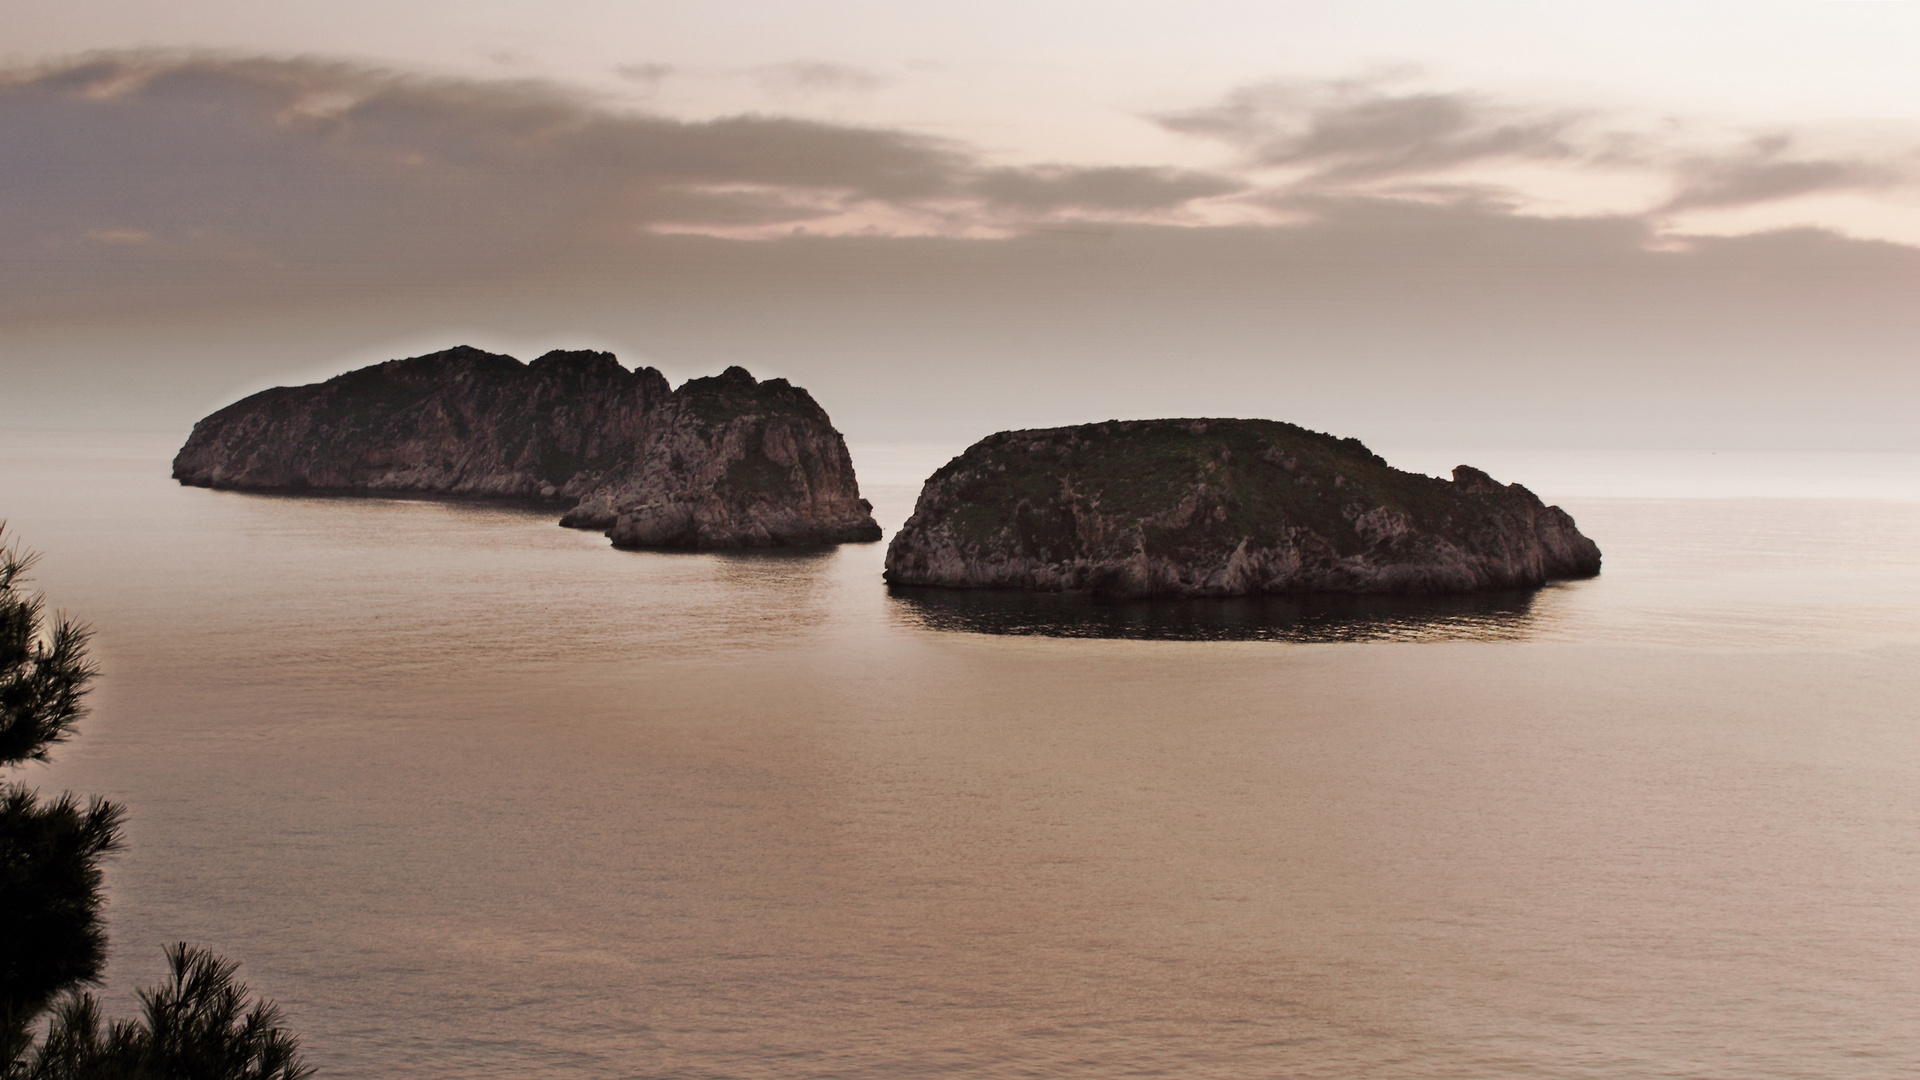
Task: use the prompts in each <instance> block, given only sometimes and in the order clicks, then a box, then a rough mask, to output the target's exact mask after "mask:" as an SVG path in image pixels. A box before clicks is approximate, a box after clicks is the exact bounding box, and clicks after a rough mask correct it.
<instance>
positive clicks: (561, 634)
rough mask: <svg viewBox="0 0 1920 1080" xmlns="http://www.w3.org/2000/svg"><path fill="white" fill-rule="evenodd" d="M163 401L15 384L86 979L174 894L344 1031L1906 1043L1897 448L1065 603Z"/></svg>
mask: <svg viewBox="0 0 1920 1080" xmlns="http://www.w3.org/2000/svg"><path fill="white" fill-rule="evenodd" d="M178 441H179V438H178V436H177V435H172V436H165V437H130V436H112V437H100V436H92V437H84V438H83V437H77V436H59V437H36V438H27V437H22V436H17V435H13V436H4V437H0V515H4V516H5V517H7V518H9V519H11V531H13V532H15V533H16V534H17V535H18V536H19V537H20V538H21V539H22V540H23V541H24V542H25V543H27V544H28V545H30V546H32V547H34V548H36V549H39V550H40V551H42V552H43V553H44V561H43V562H42V564H41V567H40V569H39V570H38V572H37V583H38V584H39V585H40V586H41V587H42V588H44V589H45V591H46V592H47V594H48V595H49V597H50V599H51V601H52V602H53V604H54V605H56V606H59V607H63V608H65V609H67V610H69V611H71V612H73V613H75V614H77V615H80V616H82V617H85V618H87V619H89V620H91V621H92V622H93V623H94V625H95V627H96V628H97V630H98V637H97V639H96V641H97V644H96V652H97V654H98V657H99V659H100V661H101V663H102V665H103V667H104V668H105V669H106V673H107V674H106V676H105V677H104V678H103V679H102V681H101V683H100V685H99V689H98V691H97V693H96V694H95V697H94V704H95V712H94V715H93V716H92V717H91V718H90V719H89V720H88V721H87V723H86V725H85V728H84V734H83V736H82V737H81V738H80V739H79V740H77V741H76V742H75V743H74V744H72V745H71V746H69V747H68V748H66V749H65V751H64V752H63V753H62V754H61V755H60V757H59V759H58V762H57V763H56V765H54V766H53V767H51V768H36V769H30V770H26V773H27V776H26V778H27V779H29V780H30V781H32V782H34V783H37V784H40V785H41V786H43V787H58V786H69V787H73V788H76V789H79V790H83V791H88V792H97V793H102V794H107V795H111V796H112V797H114V798H116V799H119V800H121V801H123V802H125V803H126V804H127V805H128V807H129V808H130V810H131V814H132V824H131V827H130V830H129V843H128V849H127V851H126V852H125V853H124V854H123V855H121V856H120V857H119V858H118V859H117V861H116V862H115V863H114V866H113V869H112V871H111V874H110V888H111V893H112V897H113V902H112V908H111V912H112V920H113V922H112V930H113V941H114V954H113V955H114V960H113V964H112V968H111V970H110V972H109V979H110V982H109V988H108V997H109V999H110V1001H111V1002H112V1003H113V1005H114V1006H115V1007H116V1008H118V1009H121V1010H126V1009H128V1008H130V1002H131V995H132V991H133V989H134V988H136V987H138V986H139V985H142V984H144V983H147V982H150V981H152V980H154V979H155V977H156V976H157V973H158V970H159V968H160V964H161V958H160V948H161V946H162V944H163V943H165V942H169V941H173V940H177V939H186V940H191V941H195V942H204V943H207V944H212V945H214V946H216V947H218V948H219V949H220V950H221V951H223V952H225V953H226V954H228V955H230V956H232V957H235V958H237V959H239V960H241V961H242V962H243V964H244V973H245V975H246V976H247V977H248V978H249V979H250V981H251V982H252V983H253V984H254V985H255V986H256V987H258V988H260V989H261V990H263V991H265V992H267V993H268V994H270V995H272V996H274V997H276V998H277V999H279V1001H280V1002H281V1003H282V1004H283V1006H285V1007H286V1009H287V1011H288V1012H289V1013H290V1014H291V1016H292V1018H293V1021H294V1023H295V1025H296V1027H297V1028H298V1029H299V1031H300V1032H301V1033H302V1035H303V1037H304V1040H305V1043H306V1046H307V1047H308V1050H309V1053H310V1056H311V1058H312V1060H313V1061H314V1062H315V1063H316V1064H318V1065H319V1066H321V1068H322V1070H323V1073H324V1074H326V1075H333V1076H344V1077H362V1076H364V1077H420V1078H428V1077H432V1078H440V1077H528V1076H555V1077H582V1078H586V1077H595V1078H598V1077H687V1078H695V1077H701V1078H704V1077H716V1078H717V1077H741V1078H761V1077H768V1078H771V1077H782V1078H806V1077H849V1078H868V1077H872V1078H879V1077H924V1076H937V1075H951V1076H962V1077H1042V1076H1069V1077H1122V1076H1169V1077H1267V1076H1297V1077H1489V1076H1512V1077H1627V1076H1631V1077H1911V1076H1914V1075H1916V1074H1920V716H1917V715H1916V714H1917V713H1920V705H1917V704H1916V703H1917V702H1920V502H1915V501H1905V500H1901V499H1871V498H1792V499H1780V498H1740V499H1700V498H1665V499H1633V498H1624V497H1619V496H1618V495H1617V494H1612V495H1609V496H1608V497H1591V498H1582V497H1579V496H1578V493H1577V492H1575V493H1573V494H1569V495H1559V494H1558V493H1556V492H1554V491H1552V490H1551V489H1548V490H1547V492H1546V493H1547V494H1549V495H1557V496H1558V497H1559V501H1561V502H1562V504H1563V505H1565V506H1566V507H1567V508H1568V509H1569V510H1570V511H1571V512H1572V513H1573V514H1574V515H1575V517H1576V518H1578V520H1579V522H1580V524H1581V526H1582V528H1583V529H1584V530H1585V531H1587V532H1588V533H1589V534H1590V535H1592V536H1594V537H1595V538H1596V539H1597V540H1598V541H1599V543H1600V545H1601V547H1602V549H1603V550H1604V551H1605V553H1606V572H1605V574H1604V575H1603V576H1602V577H1601V578H1599V579H1597V580H1594V581H1588V582H1580V583H1574V584H1568V585H1562V586H1556V587H1553V588H1549V589H1545V590H1542V591H1540V592H1539V593H1536V594H1532V595H1524V594H1523V595H1519V596H1496V597H1487V598H1477V599H1475V600H1472V601H1463V602H1450V603H1447V604H1441V605H1436V606H1428V607H1424V608H1422V607H1409V606H1407V605H1404V604H1401V605H1393V604H1386V605H1375V606H1373V607H1370V608H1369V607H1365V606H1358V607H1356V606H1353V605H1347V606H1341V605H1331V606H1328V605H1321V606H1317V607H1313V606H1307V607H1302V606H1293V607H1289V606H1287V605H1266V606H1264V607H1263V606H1262V605H1260V604H1244V605H1239V606H1237V607H1236V606H1231V605H1229V606H1225V607H1216V608H1206V607H1205V606H1199V607H1195V606H1193V605H1186V606H1182V605H1165V606H1159V605H1145V606H1141V607H1136V608H1133V609H1130V610H1116V609H1097V610H1089V609H1082V608H1076V607H1074V606H1073V605H1072V604H1070V603H1049V602H1046V601H1042V602H1040V603H1039V604H1037V605H1036V604H1032V603H1022V602H1018V601H1009V600H1006V599H1004V598H1000V599H995V598H990V597H984V598H983V597H973V598H969V597H964V596H963V597H953V596H937V595H936V596H928V595H925V594H903V595H898V596H890V595H889V594H888V593H887V591H886V590H885V589H884V588H883V587H882V586H881V585H880V583H879V578H878V574H879V568H880V559H881V555H882V550H881V547H880V546H879V545H871V546H854V547H846V548H841V549H839V550H837V551H833V552H826V553H813V554H801V555H784V556H726V555H679V556H673V555H657V554H631V553H620V552H614V551H612V550H610V549H608V548H607V547H606V546H605V541H604V540H603V539H602V538H601V537H599V536H597V535H593V534H581V533H576V532H570V531H566V530H562V529H559V528H556V527H554V525H553V516H552V515H550V514H544V513H537V512H525V511H520V510H513V509H504V508H497V507H480V506H472V505H463V504H456V503H437V502H409V501H373V500H347V499H296V498H268V497H256V496H244V495H235V494H226V493H215V492H207V491H201V490H197V489H182V488H179V487H176V486H174V485H173V484H172V483H171V482H170V481H168V480H167V479H166V468H165V464H166V460H167V458H168V457H169V456H170V455H171V453H172V451H173V450H174V449H175V447H176V445H177V443H178ZM856 456H857V457H858V460H859V464H860V467H861V469H862V471H863V475H868V476H869V477H873V476H879V477H881V478H882V480H883V481H886V480H890V479H892V480H897V479H899V477H897V476H895V475H894V473H897V472H900V470H898V469H896V470H893V471H892V472H889V470H888V468H887V464H888V463H887V462H886V461H885V460H874V461H872V462H871V463H870V460H869V458H868V457H864V456H860V455H858V454H857V455H856ZM1906 460H1908V459H1900V460H1897V461H1895V462H1894V463H1893V465H1892V466H1889V467H1890V468H1892V469H1894V471H1895V472H1898V471H1899V470H1901V469H1906V468H1909V466H1907V465H1905V464H1903V462H1904V461H1906ZM1882 464H1885V463H1884V462H1883V463H1882ZM1522 478H1523V479H1528V477H1525V476H1523V477H1522ZM869 494H870V496H871V497H873V498H874V501H875V502H876V504H878V506H879V508H880V517H881V519H882V522H883V524H886V525H888V526H889V530H890V531H891V527H892V526H893V525H895V524H897V523H898V521H899V520H900V519H901V518H903V517H904V516H905V514H906V511H907V509H908V507H909V506H910V504H911V500H912V497H913V494H914V491H913V488H912V487H911V486H906V485H903V484H900V483H886V482H882V483H880V484H879V485H878V486H875V485H874V484H873V483H872V481H871V480H870V482H869Z"/></svg>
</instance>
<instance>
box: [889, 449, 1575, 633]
mask: <svg viewBox="0 0 1920 1080" xmlns="http://www.w3.org/2000/svg"><path fill="white" fill-rule="evenodd" d="M1599 572H1600V549H1599V548H1598V546H1596V545H1595V544H1594V542H1593V541H1592V540H1589V539H1588V538H1587V537H1585V536H1583V535H1581V533H1580V531H1579V529H1578V528H1577V527H1575V525H1574V522H1573V518H1572V517H1570V516H1568V514H1567V513H1566V512H1565V511H1563V510H1561V509H1560V508H1558V507H1554V506H1547V505H1545V504H1544V503H1542V502H1541V501H1540V499H1539V498H1538V497H1536V496H1535V495H1534V494H1533V493H1532V492H1530V491H1528V490H1527V489H1526V488H1523V487H1521V486H1519V485H1518V484H1501V483H1498V482H1497V481H1495V480H1493V478H1491V477H1489V476H1488V475H1487V474H1486V473H1483V472H1481V471H1479V470H1477V469H1473V468H1471V467H1468V466H1464V465H1463V466H1461V467H1459V468H1457V469H1455V470H1454V472H1453V479H1452V480H1451V481H1448V480H1441V479H1438V478H1435V477H1431V476H1424V475H1421V474H1417V473H1409V472H1403V471H1401V470H1399V469H1395V468H1393V467H1391V466H1389V465H1388V464H1387V463H1386V462H1385V461H1384V460H1382V459H1381V458H1380V457H1378V456H1377V455H1375V454H1374V453H1373V452H1372V451H1370V450H1368V449H1367V448H1366V447H1365V446H1364V445H1362V444H1361V443H1360V442H1359V441H1358V440H1355V439H1340V438H1336V437H1334V436H1331V435H1325V434H1321V433H1319V432H1314V431H1308V430H1307V429H1305V428H1301V427H1297V426H1295V425H1292V424H1286V423H1281V422H1277V421H1271V420H1218V419H1202V420H1139V421H1110V422H1107V423H1102V424H1086V425H1081V426H1077V427H1063V428H1050V429H1044V430H1031V431H1006V432H1001V433H999V434H996V435H992V436H989V437H987V438H986V439H983V440H981V441H980V442H978V443H975V444H974V445H973V446H972V447H970V448H968V449H967V451H966V452H965V453H963V454H961V455H960V456H959V457H957V458H955V459H953V460H952V461H951V462H949V463H947V464H946V465H945V466H943V467H942V468H941V469H940V470H938V471H937V472H935V473H934V475H933V476H932V477H931V478H930V479H929V480H928V481H927V483H926V486H925V487H924V488H923V489H922V491H921V493H920V498H919V501H918V503H917V504H916V506H915V508H914V512H913V516H912V517H910V518H908V519H907V522H906V524H905V525H904V526H902V527H901V529H900V530H899V531H898V532H897V533H895V534H894V537H893V541H892V543H891V545H890V546H889V547H888V550H887V556H886V580H887V581H888V582H889V583H890V584H892V585H897V586H944V587H948V588H1000V589H1026V590H1042V591H1069V590H1084V591H1088V592H1093V593H1098V594H1104V595H1110V596H1123V597H1147V596H1192V597H1202V596H1222V597H1225V596H1253V595H1274V594H1282V595H1284V594H1307V593H1376V594H1444V593H1464V592H1473V591H1478V590H1483V589H1500V588H1531V587H1535V586H1539V585H1542V584H1545V583H1546V582H1548V581H1552V580H1556V579H1564V578H1580V577H1590V576H1592V575H1594V574H1597V573H1599Z"/></svg>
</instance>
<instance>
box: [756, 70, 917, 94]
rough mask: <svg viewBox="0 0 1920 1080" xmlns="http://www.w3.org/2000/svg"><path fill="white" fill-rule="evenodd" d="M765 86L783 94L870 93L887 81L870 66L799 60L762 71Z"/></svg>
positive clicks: (761, 80) (760, 74)
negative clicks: (868, 67)
mask: <svg viewBox="0 0 1920 1080" xmlns="http://www.w3.org/2000/svg"><path fill="white" fill-rule="evenodd" d="M759 82H760V87H761V89H763V90H765V91H767V92H768V93H772V94H776V95H780V96H796V95H801V96H804V95H812V94H870V93H872V92H873V91H875V90H878V89H879V88H880V87H881V86H882V85H884V84H885V82H886V80H885V79H883V78H881V77H880V76H879V75H876V74H874V73H873V72H871V71H868V70H867V69H866V68H861V67H854V66H852V65H849V64H827V63H819V62H796V63H791V64H774V65H771V66H769V67H764V68H761V69H760V70H759Z"/></svg>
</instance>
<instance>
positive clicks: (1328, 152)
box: [1152, 80, 1916, 221]
mask: <svg viewBox="0 0 1920 1080" xmlns="http://www.w3.org/2000/svg"><path fill="white" fill-rule="evenodd" d="M1152 119H1154V120H1155V121H1156V122H1157V123H1159V124H1160V125H1161V126H1163V127H1165V128H1166V129H1167V130H1170V131H1174V132H1178V133H1181V134H1186V135H1193V136H1198V137H1203V138H1207V139H1212V140H1215V141H1219V142H1223V143H1225V144H1227V145H1228V146H1231V147H1233V148H1235V149H1236V150H1237V151H1239V153H1240V154H1241V156H1242V161H1243V165H1244V167H1245V168H1247V169H1250V170H1256V171H1257V170H1262V169H1271V170H1283V171H1284V172H1285V174H1286V175H1285V178H1284V179H1282V180H1279V181H1276V182H1273V183H1272V184H1271V186H1269V187H1268V188H1267V189H1266V190H1265V191H1262V192H1260V193H1258V194H1256V195H1254V196H1252V198H1254V199H1256V200H1258V201H1261V202H1263V203H1266V204H1267V205H1272V206H1283V205H1296V206H1297V205H1302V204H1304V203H1305V202H1306V201H1310V200H1311V199H1312V198H1313V197H1315V196H1323V195H1341V194H1344V195H1353V194H1361V193H1366V194H1373V195H1380V194H1395V195H1400V196H1402V197H1408V198H1414V199H1425V200H1434V199H1438V200H1441V201H1448V200H1458V199H1467V200H1473V201H1479V202H1482V203H1491V204H1503V205H1506V206H1507V207H1508V208H1509V209H1510V210H1513V211H1516V212H1525V211H1529V210H1532V209H1534V207H1533V204H1535V203H1538V202H1539V201H1540V198H1539V197H1538V196H1537V195H1536V194H1535V193H1533V192H1532V191H1530V190H1529V188H1528V187H1527V181H1524V180H1520V179H1510V180H1508V181H1507V185H1506V186H1504V187H1503V186H1502V185H1501V184H1500V183H1498V182H1496V181H1495V180H1491V179H1489V178H1490V177H1494V178H1497V177H1502V176H1506V177H1518V176H1520V175H1521V174H1528V175H1529V177H1530V179H1531V180H1532V182H1534V183H1535V184H1538V181H1539V174H1540V173H1541V172H1542V171H1543V170H1546V171H1552V170H1559V171H1560V172H1561V173H1562V174H1563V175H1570V176H1576V175H1580V174H1588V175H1592V174H1598V173H1616V174H1617V173H1623V172H1626V173H1636V172H1637V173H1639V174H1642V175H1644V176H1646V177H1648V178H1649V179H1651V180H1654V181H1657V183H1654V184H1653V185H1651V186H1652V187H1654V188H1656V189H1658V188H1664V189H1665V192H1666V194H1665V195H1664V196H1652V197H1649V198H1648V199H1647V200H1646V201H1645V203H1644V204H1643V205H1642V206H1641V207H1639V208H1638V212H1639V213H1641V214H1642V215H1644V216H1645V217H1646V218H1647V219H1648V220H1651V221H1661V220H1667V219H1670V218H1672V216H1673V215H1676V214H1679V213H1681V212H1683V211H1693V210H1703V209H1710V208H1728V207H1735V206H1751V205H1756V204H1762V203H1772V202H1781V201H1785V200H1790V199H1797V198H1802V197H1805V196H1809V195H1816V194H1822V193H1832V192H1845V191H1852V192H1860V191H1870V190H1876V189H1889V188H1894V187H1899V186H1903V185H1904V186H1908V187H1911V186H1913V185H1914V184H1915V182H1916V176H1915V171H1914V169H1913V168H1912V167H1911V164H1910V162H1911V160H1912V158H1913V156H1914V145H1915V140H1913V139H1908V140H1907V141H1906V142H1904V143H1902V144H1897V145H1892V146H1888V145H1884V144H1883V145H1877V146H1871V147H1869V146H1863V145H1858V144H1856V145H1853V146H1851V147H1845V148H1837V147H1833V146H1830V147H1829V148H1828V149H1827V150H1826V151H1824V152H1822V151H1819V150H1813V149H1808V148H1807V147H1809V146H1810V145H1812V144H1813V143H1815V142H1816V141H1818V140H1811V139H1808V138H1805V137H1802V136H1798V135H1795V134H1793V133H1786V134H1778V133H1776V134H1770V135H1766V136H1759V137H1748V138H1739V139H1733V140H1731V141H1730V140H1729V139H1727V138H1726V137H1725V136H1724V135H1723V134H1721V133H1718V132H1713V131H1702V130H1699V129H1696V128H1691V127H1688V126H1686V125H1682V124H1679V123H1678V122H1672V121H1670V122H1668V123H1665V124H1659V125H1654V126H1652V127H1651V128H1648V127H1647V126H1646V125H1644V124H1642V125H1638V126H1636V125H1635V124H1634V123H1632V122H1629V120H1628V119H1626V118H1624V117H1619V116H1610V115H1606V114H1604V113H1602V112H1600V111H1598V110H1592V109H1571V108H1566V109H1539V108H1526V107H1521V106H1518V105H1513V104H1509V103H1504V102H1501V101H1498V100H1495V99H1493V98H1489V97H1486V96H1483V95H1476V94H1468V93H1458V92H1435V91H1424V90H1423V91H1404V90H1397V89H1395V88H1394V85H1393V81H1392V80H1340V81H1330V82H1321V83H1297V82H1276V83H1267V84H1261V85H1257V86H1250V87H1244V88H1241V89H1239V90H1236V91H1234V92H1232V93H1231V94H1229V95H1227V96H1226V97H1225V98H1223V99H1222V100H1220V101H1218V102H1216V103H1214V104H1212V105H1208V106H1206V107H1203V108H1198V109H1191V110H1186V111H1182V112H1176V113H1170V114H1165V115H1161V116H1157V117H1154V118H1152ZM1560 212H1561V213H1566V212H1567V211H1566V210H1565V209H1563V210H1561V211H1560ZM1576 212H1577V211H1576ZM1589 212H1591V211H1589ZM1612 212H1619V208H1617V207H1615V208H1612Z"/></svg>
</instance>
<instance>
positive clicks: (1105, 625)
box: [888, 587, 1540, 642]
mask: <svg viewBox="0 0 1920 1080" xmlns="http://www.w3.org/2000/svg"><path fill="white" fill-rule="evenodd" d="M1537 593H1538V590H1531V589H1523V590H1512V591H1500V592H1482V593H1472V594H1470V595H1466V596H1312V597H1284V596H1250V597H1234V598H1222V599H1153V600H1106V599H1099V598H1096V597H1092V596H1088V595H1085V594H1078V593H1030V592H1020V591H1017V590H993V589H938V588H900V587H892V588H889V589H888V594H889V596H890V598H891V601H892V604H893V608H894V611H895V613H896V615H897V616H899V617H900V618H903V619H905V620H907V621H908V622H910V623H912V624H915V625H918V626H919V627H921V628H924V629H928V630H944V631H960V632H965V633H974V634H1015V635H1034V636H1041V637H1078V638H1134V639H1143V640H1161V641H1299V642H1329V641H1519V640H1522V639H1525V638H1528V637H1531V636H1533V635H1534V634H1535V633H1536V632H1537V631H1538V630H1539V629H1540V619H1539V617H1538V615H1537V614H1536V613H1535V611H1534V598H1535V596H1536V595H1537Z"/></svg>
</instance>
